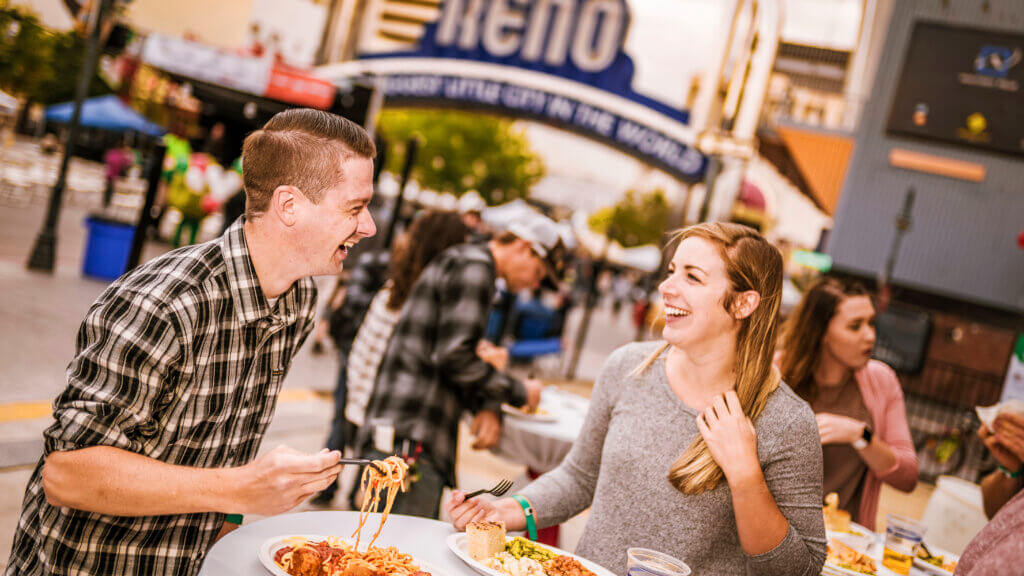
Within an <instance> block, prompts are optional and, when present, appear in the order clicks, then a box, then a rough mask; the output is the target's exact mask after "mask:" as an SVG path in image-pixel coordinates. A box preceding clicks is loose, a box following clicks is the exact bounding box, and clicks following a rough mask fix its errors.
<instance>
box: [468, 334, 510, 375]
mask: <svg viewBox="0 0 1024 576" xmlns="http://www.w3.org/2000/svg"><path fill="white" fill-rule="evenodd" d="M476 355H477V356H479V357H480V359H481V360H483V361H484V362H487V363H488V364H490V365H491V366H493V367H494V369H495V370H497V371H499V372H504V371H505V369H506V368H508V360H509V356H508V348H504V347H502V346H495V345H494V344H491V343H490V342H489V341H487V340H481V341H480V342H479V343H478V344H477V346H476Z"/></svg>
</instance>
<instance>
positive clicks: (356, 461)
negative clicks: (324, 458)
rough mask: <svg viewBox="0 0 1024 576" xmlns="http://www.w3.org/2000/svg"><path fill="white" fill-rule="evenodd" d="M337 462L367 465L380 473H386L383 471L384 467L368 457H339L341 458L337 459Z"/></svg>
mask: <svg viewBox="0 0 1024 576" xmlns="http://www.w3.org/2000/svg"><path fill="white" fill-rule="evenodd" d="M338 463H339V464H357V465H359V466H369V467H371V468H373V469H374V470H376V471H377V472H378V473H380V474H387V472H385V471H384V469H383V468H381V467H380V464H377V463H376V462H374V461H373V460H370V459H369V458H341V459H339V460H338Z"/></svg>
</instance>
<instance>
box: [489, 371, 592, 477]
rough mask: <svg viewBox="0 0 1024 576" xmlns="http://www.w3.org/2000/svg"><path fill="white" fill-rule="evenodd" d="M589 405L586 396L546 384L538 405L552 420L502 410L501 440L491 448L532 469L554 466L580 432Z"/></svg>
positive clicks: (544, 470)
mask: <svg viewBox="0 0 1024 576" xmlns="http://www.w3.org/2000/svg"><path fill="white" fill-rule="evenodd" d="M589 406H590V401H589V400H587V399H586V398H583V397H582V396H577V395H576V394H571V393H569V392H564V391H562V390H559V389H558V388H555V387H553V386H549V387H547V388H545V389H544V392H543V393H542V394H541V401H540V407H541V408H542V409H543V410H545V411H546V412H547V413H548V414H549V415H551V416H552V417H553V418H554V421H541V420H538V419H536V418H534V417H531V416H525V415H524V416H515V415H511V414H505V417H504V418H503V428H502V432H501V441H500V442H499V443H498V445H497V446H496V447H495V449H494V452H495V453H496V454H498V455H499V456H502V457H505V458H508V459H509V460H512V461H514V462H519V463H520V464H525V465H526V466H527V467H528V468H530V469H531V470H533V471H534V472H539V473H542V474H543V473H544V472H548V471H550V470H553V469H554V468H555V467H556V466H558V465H559V464H561V462H562V459H564V458H565V455H566V454H568V453H569V449H570V448H572V445H573V443H574V442H575V441H576V437H577V436H579V435H580V429H581V428H583V419H584V418H585V417H586V415H587V408H588V407H589Z"/></svg>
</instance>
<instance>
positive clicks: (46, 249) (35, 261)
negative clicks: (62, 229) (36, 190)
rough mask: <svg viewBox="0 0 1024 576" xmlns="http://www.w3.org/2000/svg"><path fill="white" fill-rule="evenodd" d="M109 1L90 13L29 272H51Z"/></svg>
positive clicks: (100, 3)
mask: <svg viewBox="0 0 1024 576" xmlns="http://www.w3.org/2000/svg"><path fill="white" fill-rule="evenodd" d="M109 2H110V0H100V1H98V2H95V3H94V4H93V7H92V11H91V12H90V13H89V38H88V40H87V43H86V52H85V60H83V62H82V72H81V76H80V77H79V78H78V89H77V91H76V92H75V108H74V112H72V114H71V123H70V124H69V125H68V134H67V141H66V142H65V144H64V157H63V158H62V159H61V163H60V173H59V174H58V176H57V183H56V184H54V186H53V191H52V192H51V193H50V203H49V205H48V206H47V209H46V221H45V222H44V224H43V229H42V230H40V232H39V236H37V237H36V242H35V245H33V247H32V255H31V256H30V257H29V260H28V267H29V268H30V269H32V270H39V271H42V272H53V261H54V257H55V256H56V252H57V220H58V219H59V218H60V208H61V203H62V201H63V198H64V188H65V186H66V183H67V172H68V162H69V161H70V160H71V155H72V154H73V153H74V148H75V140H76V139H77V138H78V127H79V121H80V120H81V116H82V103H83V102H84V101H85V98H86V96H87V95H88V93H89V81H90V80H91V79H92V76H93V73H94V72H95V70H96V55H97V53H98V52H99V44H100V42H99V40H100V29H101V26H100V22H101V20H102V18H103V10H104V9H105V8H106V7H107V5H108V4H109Z"/></svg>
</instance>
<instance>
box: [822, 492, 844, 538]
mask: <svg viewBox="0 0 1024 576" xmlns="http://www.w3.org/2000/svg"><path fill="white" fill-rule="evenodd" d="M822 512H824V514H825V529H826V530H829V531H832V532H849V531H850V513H849V512H847V511H846V510H840V509H839V494H836V493H835V492H829V494H828V496H825V507H824V508H822Z"/></svg>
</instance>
